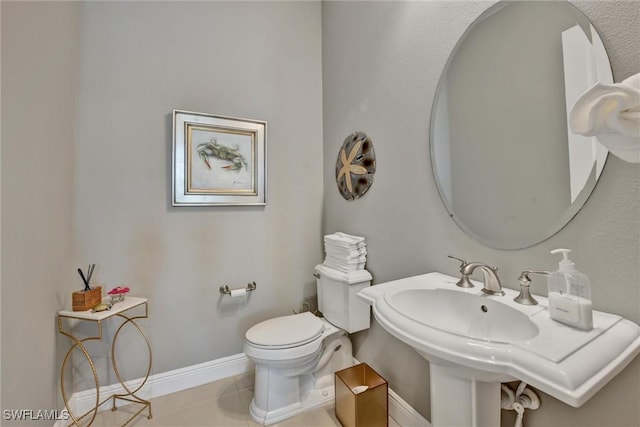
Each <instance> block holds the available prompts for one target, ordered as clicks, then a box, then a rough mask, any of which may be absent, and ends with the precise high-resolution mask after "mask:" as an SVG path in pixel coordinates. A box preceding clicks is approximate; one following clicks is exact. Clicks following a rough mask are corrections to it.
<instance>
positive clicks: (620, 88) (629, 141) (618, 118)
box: [569, 73, 640, 163]
mask: <svg viewBox="0 0 640 427" xmlns="http://www.w3.org/2000/svg"><path fill="white" fill-rule="evenodd" d="M569 124H570V126H571V129H572V130H573V132H574V133H577V134H580V135H585V136H595V137H596V138H598V140H599V141H600V142H601V143H602V145H604V146H605V147H607V149H608V150H609V151H610V152H611V153H612V154H614V155H615V156H618V157H620V158H621V159H622V160H625V161H627V162H631V163H640V73H638V74H636V75H633V76H631V77H629V78H628V79H626V80H624V81H623V82H621V83H614V84H610V85H604V84H601V83H596V84H595V85H594V86H593V87H591V88H590V89H589V90H587V91H586V92H585V93H584V94H582V96H580V98H578V100H577V101H576V103H575V104H574V106H573V108H572V109H571V113H570V115H569Z"/></svg>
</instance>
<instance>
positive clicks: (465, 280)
mask: <svg viewBox="0 0 640 427" xmlns="http://www.w3.org/2000/svg"><path fill="white" fill-rule="evenodd" d="M447 256H448V257H449V258H451V259H455V260H458V261H460V274H461V276H460V280H458V282H457V283H456V286H458V287H461V288H473V287H474V286H473V283H471V282H470V281H469V275H468V274H465V273H463V272H462V269H463V268H464V267H465V266H466V265H467V261H466V260H464V259H462V258H458V257H454V256H452V255H447Z"/></svg>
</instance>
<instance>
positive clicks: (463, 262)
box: [447, 255, 467, 270]
mask: <svg viewBox="0 0 640 427" xmlns="http://www.w3.org/2000/svg"><path fill="white" fill-rule="evenodd" d="M447 257H448V258H451V259H455V260H458V261H460V269H461V270H462V267H464V266H465V264H466V263H467V261H466V260H464V259H462V258H458V257H455V256H453V255H447Z"/></svg>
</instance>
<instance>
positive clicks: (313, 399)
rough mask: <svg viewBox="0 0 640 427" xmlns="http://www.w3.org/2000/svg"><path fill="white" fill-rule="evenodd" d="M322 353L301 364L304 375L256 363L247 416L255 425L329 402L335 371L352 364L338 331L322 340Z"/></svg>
mask: <svg viewBox="0 0 640 427" xmlns="http://www.w3.org/2000/svg"><path fill="white" fill-rule="evenodd" d="M324 344H325V346H324V350H323V352H322V353H321V354H320V355H318V356H320V357H319V358H318V357H316V358H314V359H313V360H311V361H309V362H308V363H312V364H314V365H315V368H314V367H309V366H308V365H303V367H302V369H303V371H306V372H310V371H311V372H310V373H306V374H302V373H300V374H296V370H291V369H285V370H282V369H278V368H275V367H268V366H265V365H262V364H256V373H255V378H256V379H255V386H254V396H253V399H252V400H251V405H250V407H249V413H250V414H251V418H253V420H254V421H255V422H257V423H260V424H264V425H269V424H274V423H277V422H279V421H282V420H284V419H287V418H290V417H293V416H295V415H298V414H300V413H302V412H304V411H307V410H310V409H313V408H316V407H319V406H323V405H326V404H330V403H333V400H334V395H335V386H334V384H335V379H334V373H335V372H336V371H339V370H342V369H345V368H347V367H349V366H352V365H353V355H352V354H353V353H352V347H351V341H350V340H349V337H348V336H347V335H346V334H345V333H344V331H340V330H338V331H337V332H336V333H335V334H334V335H332V336H331V337H330V338H327V339H326V341H325V343H324Z"/></svg>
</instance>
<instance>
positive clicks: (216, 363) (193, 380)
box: [54, 353, 253, 427]
mask: <svg viewBox="0 0 640 427" xmlns="http://www.w3.org/2000/svg"><path fill="white" fill-rule="evenodd" d="M251 371H253V362H251V361H250V360H249V359H248V358H247V356H245V354H244V353H240V354H235V355H232V356H228V357H222V358H220V359H216V360H212V361H210V362H204V363H199V364H197V365H192V366H187V367H185V368H180V369H174V370H172V371H168V372H162V373H159V374H155V375H150V376H149V379H148V380H147V383H146V384H145V385H144V387H142V389H141V390H140V392H138V393H137V395H138V396H139V397H141V398H143V399H149V400H151V399H153V398H156V397H160V396H164V395H165V394H171V393H176V392H179V391H182V390H186V389H189V388H193V387H198V386H200V385H203V384H207V383H210V382H214V381H218V380H221V379H224V378H228V377H233V376H235V375H240V374H244V373H248V372H251ZM140 381H142V379H141V378H139V379H136V380H132V381H127V387H129V388H130V389H135V387H136V385H137V384H140ZM123 390H124V389H123V388H122V386H121V385H120V384H111V385H107V386H102V387H100V390H99V394H100V399H101V400H102V399H104V398H105V397H106V396H109V395H111V394H113V393H117V392H121V391H123ZM95 401H96V391H95V390H84V391H79V392H76V393H73V394H72V395H71V397H70V398H69V406H70V407H71V410H72V411H73V413H74V414H84V413H85V412H86V411H88V410H90V409H91V408H92V407H93V405H94V404H95ZM122 404H123V405H124V404H125V401H122ZM106 409H109V405H108V402H105V403H104V404H103V405H102V406H101V407H100V411H104V410H106ZM66 423H68V421H58V422H56V423H55V424H54V427H62V426H63V425H66Z"/></svg>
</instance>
